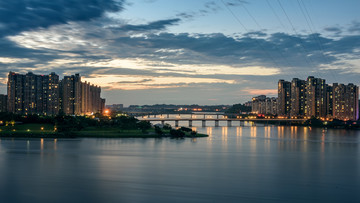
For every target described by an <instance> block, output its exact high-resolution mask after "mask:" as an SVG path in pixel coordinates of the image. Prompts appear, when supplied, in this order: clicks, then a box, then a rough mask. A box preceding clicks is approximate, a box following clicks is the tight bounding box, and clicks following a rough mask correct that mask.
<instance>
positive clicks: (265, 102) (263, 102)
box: [251, 95, 277, 115]
mask: <svg viewBox="0 0 360 203" xmlns="http://www.w3.org/2000/svg"><path fill="white" fill-rule="evenodd" d="M251 111H252V112H253V113H257V114H271V115H276V114H277V99H276V98H274V97H272V98H269V97H266V96H265V95H260V96H257V97H253V98H252V104H251Z"/></svg>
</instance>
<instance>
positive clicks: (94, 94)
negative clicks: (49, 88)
mask: <svg viewBox="0 0 360 203" xmlns="http://www.w3.org/2000/svg"><path fill="white" fill-rule="evenodd" d="M60 84H61V88H60V90H61V91H60V92H61V93H60V95H61V110H62V111H63V112H64V113H65V114H70V115H85V114H91V113H101V112H102V111H103V110H102V108H103V107H102V105H103V103H102V102H104V105H105V100H104V101H102V98H101V97H100V94H101V87H99V86H96V85H91V84H90V83H88V82H81V77H80V75H79V74H75V75H72V76H65V77H64V79H63V80H62V81H61V83H60Z"/></svg>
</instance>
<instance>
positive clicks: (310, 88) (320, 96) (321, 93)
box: [305, 76, 327, 118]
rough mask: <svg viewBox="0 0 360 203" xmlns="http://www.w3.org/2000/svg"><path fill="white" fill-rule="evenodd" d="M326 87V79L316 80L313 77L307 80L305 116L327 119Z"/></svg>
mask: <svg viewBox="0 0 360 203" xmlns="http://www.w3.org/2000/svg"><path fill="white" fill-rule="evenodd" d="M326 86H327V85H326V83H325V80H324V79H321V78H314V77H313V76H309V77H308V78H307V81H306V94H305V95H306V100H305V102H306V104H305V116H308V117H312V116H314V117H322V118H325V117H326V115H327V112H326V110H327V101H326Z"/></svg>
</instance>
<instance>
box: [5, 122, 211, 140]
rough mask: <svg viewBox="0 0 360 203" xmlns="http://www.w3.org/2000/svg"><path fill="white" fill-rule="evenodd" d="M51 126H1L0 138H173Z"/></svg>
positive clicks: (188, 135)
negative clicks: (71, 129) (57, 130)
mask: <svg viewBox="0 0 360 203" xmlns="http://www.w3.org/2000/svg"><path fill="white" fill-rule="evenodd" d="M55 130H56V128H55V126H54V125H51V124H23V125H15V126H1V127H0V137H4V138H163V137H173V136H172V135H170V130H163V134H162V135H160V134H157V133H156V132H155V130H154V129H149V130H146V131H142V130H138V129H136V130H124V129H121V128H116V127H88V128H84V129H82V130H74V131H66V132H55ZM183 137H184V138H200V137H208V135H206V134H201V133H196V134H191V133H189V132H185V134H184V136H183Z"/></svg>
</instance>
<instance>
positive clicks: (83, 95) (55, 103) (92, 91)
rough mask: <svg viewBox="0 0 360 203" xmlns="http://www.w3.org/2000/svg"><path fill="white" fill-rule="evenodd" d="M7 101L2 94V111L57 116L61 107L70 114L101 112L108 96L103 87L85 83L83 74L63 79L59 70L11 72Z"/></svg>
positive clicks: (0, 102) (0, 103)
mask: <svg viewBox="0 0 360 203" xmlns="http://www.w3.org/2000/svg"><path fill="white" fill-rule="evenodd" d="M7 93H8V96H7V98H6V103H5V102H3V101H2V100H3V98H4V96H2V97H0V99H1V101H0V105H1V107H0V108H1V109H0V111H3V110H2V108H6V109H7V111H8V112H11V113H17V114H23V115H29V114H39V115H57V114H59V112H60V110H61V111H62V112H64V113H65V114H68V115H84V114H90V113H101V112H102V111H103V109H104V108H105V107H104V106H105V99H102V98H100V93H101V88H100V87H98V86H95V85H90V83H86V82H85V83H82V82H81V77H80V75H79V74H75V75H72V76H65V77H64V79H63V80H61V81H59V76H58V75H57V74H55V73H51V74H49V75H35V74H33V73H31V72H29V73H27V74H25V75H23V74H18V73H15V72H10V73H9V75H8V83H7Z"/></svg>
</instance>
